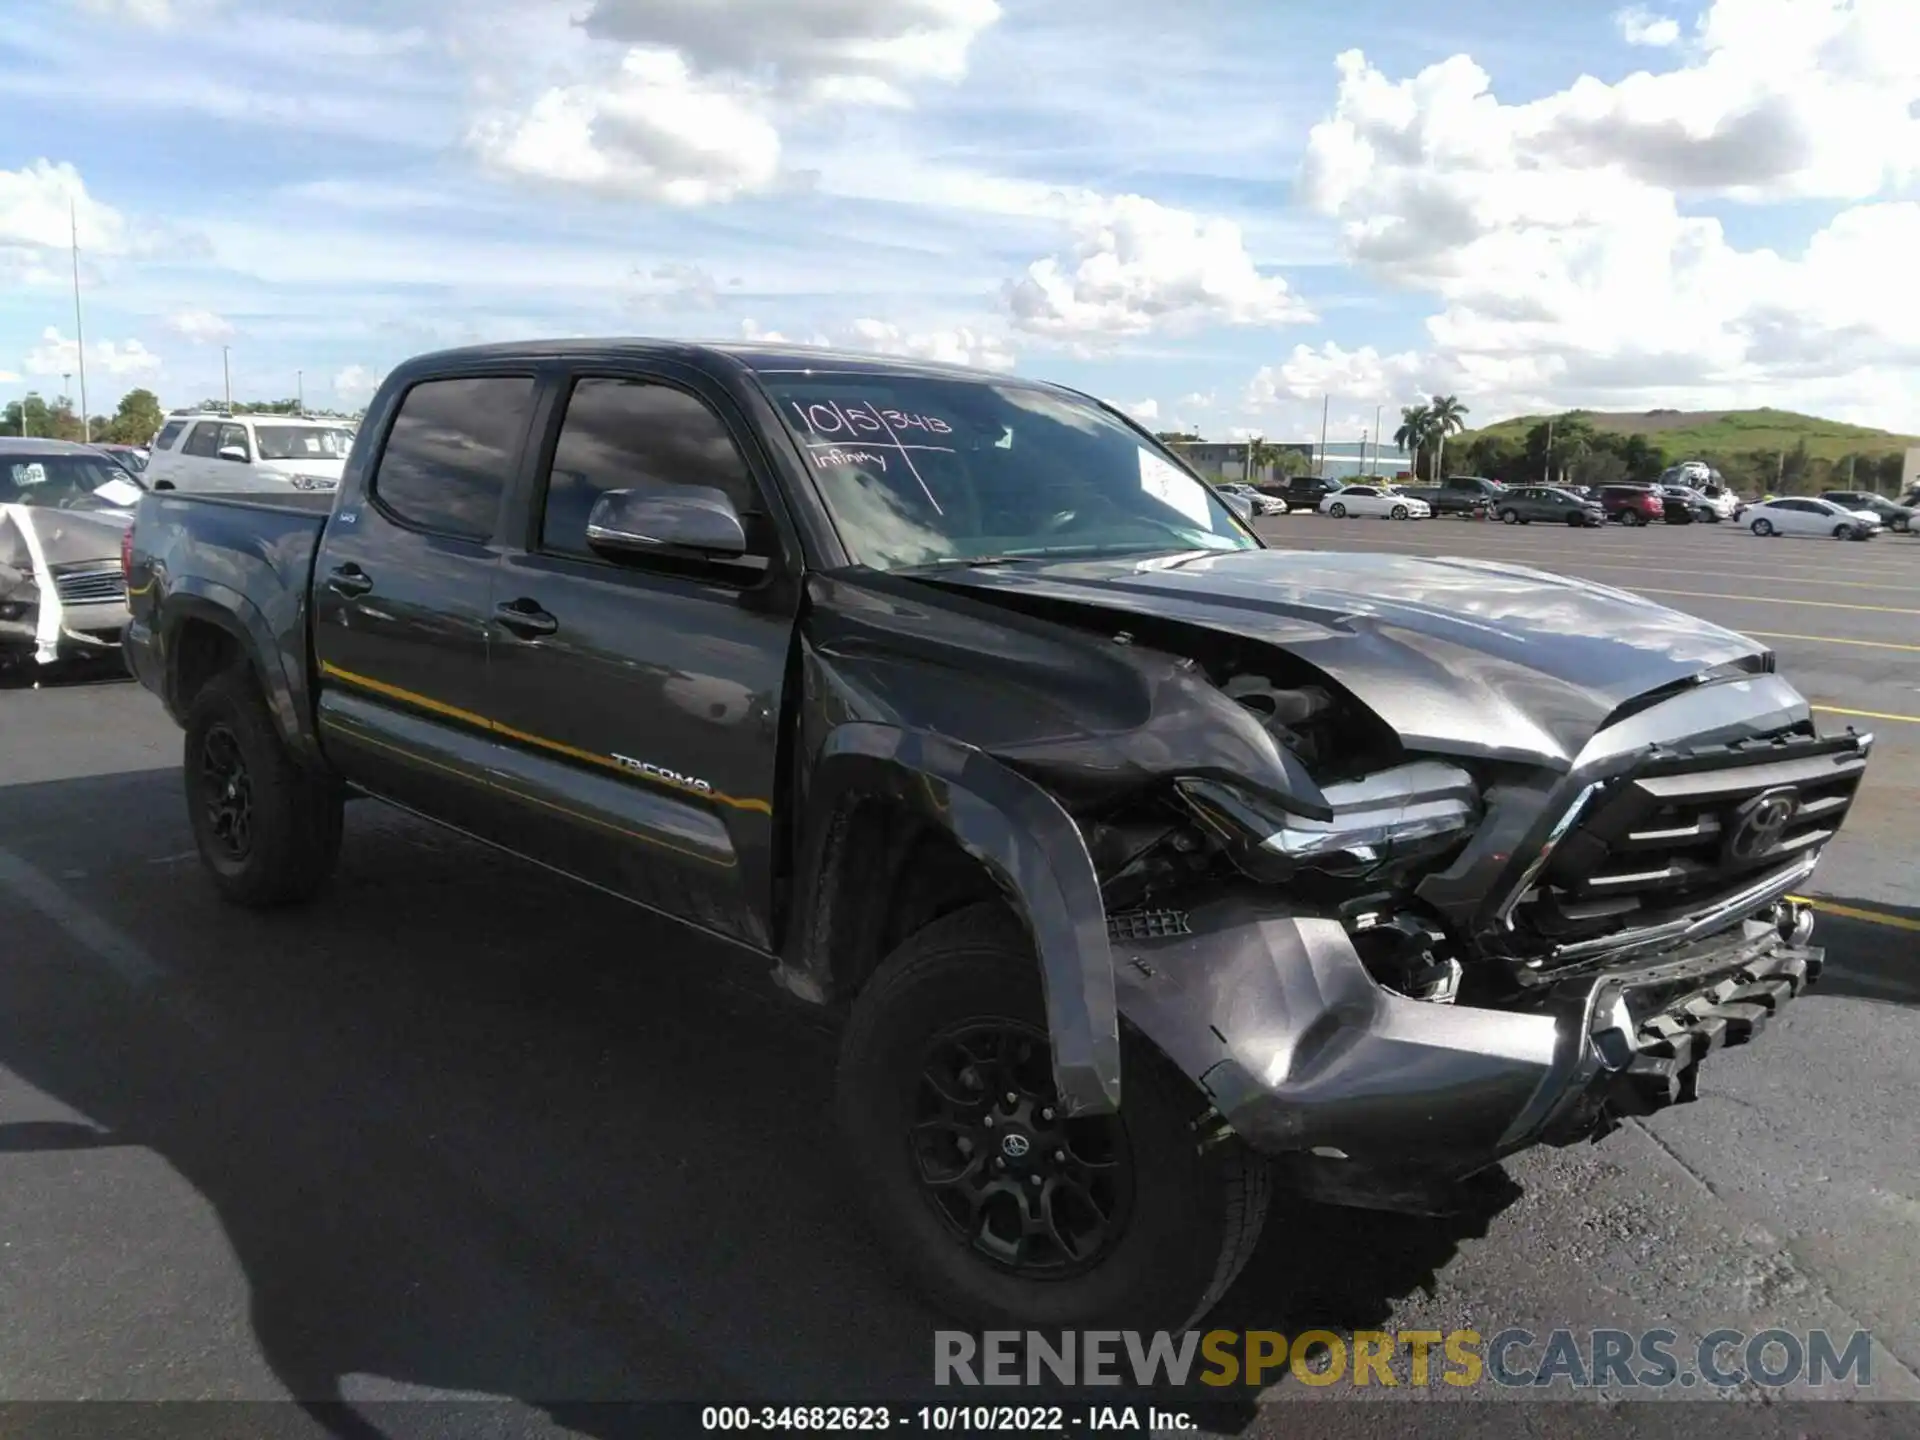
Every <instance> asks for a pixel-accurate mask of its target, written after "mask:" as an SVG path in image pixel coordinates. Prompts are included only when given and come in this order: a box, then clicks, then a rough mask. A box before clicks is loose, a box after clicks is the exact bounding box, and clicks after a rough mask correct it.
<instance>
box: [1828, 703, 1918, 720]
mask: <svg viewBox="0 0 1920 1440" xmlns="http://www.w3.org/2000/svg"><path fill="white" fill-rule="evenodd" d="M1812 708H1813V710H1814V711H1815V713H1817V714H1820V715H1852V716H1854V717H1855V718H1857V719H1860V720H1891V721H1893V722H1894V723H1895V724H1899V725H1920V715H1894V714H1890V713H1889V712H1887V711H1885V710H1842V709H1841V708H1840V707H1839V706H1838V705H1815V706H1813V707H1812Z"/></svg>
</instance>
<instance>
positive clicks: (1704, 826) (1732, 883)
mask: <svg viewBox="0 0 1920 1440" xmlns="http://www.w3.org/2000/svg"><path fill="white" fill-rule="evenodd" d="M1865 771H1866V754H1865V751H1864V749H1863V748H1862V746H1861V744H1860V743H1859V742H1858V741H1857V740H1856V739H1855V738H1854V737H1852V736H1844V737H1841V738H1838V739H1827V740H1822V739H1818V738H1815V737H1812V736H1805V735H1797V736H1782V737H1779V738H1776V739H1771V740H1760V741H1749V742H1744V743H1741V744H1735V745H1728V746H1715V747H1712V748H1710V749H1706V750H1703V751H1696V752H1683V753H1678V754H1675V753H1672V752H1664V753H1662V752H1656V754H1655V755H1654V756H1653V757H1652V758H1650V759H1648V760H1646V761H1644V762H1642V764H1641V765H1639V766H1638V767H1637V768H1636V769H1634V770H1633V771H1631V772H1629V773H1628V774H1627V775H1624V776H1622V777H1620V778H1619V779H1616V780H1613V781H1610V782H1609V783H1608V784H1606V785H1605V786H1603V787H1601V788H1600V789H1599V790H1598V791H1597V792H1596V793H1595V794H1593V795H1592V796H1591V797H1589V800H1588V803H1587V805H1586V807H1585V808H1584V810H1583V811H1582V812H1581V815H1580V817H1579V819H1578V820H1577V822H1576V823H1575V824H1574V826H1573V828H1572V829H1570V830H1569V831H1568V832H1567V834H1566V835H1565V836H1564V837H1563V838H1562V839H1561V840H1560V842H1559V844H1558V845H1557V846H1556V847H1555V849H1554V851H1553V853H1552V856H1551V858H1550V859H1549V860H1548V862H1547V863H1546V865H1545V867H1544V868H1543V869H1542V870H1541V871H1540V873H1539V874H1538V875H1537V876H1536V877H1535V878H1534V880H1533V882H1532V883H1531V885H1530V886H1529V888H1528V890H1527V891H1526V893H1525V894H1524V895H1522V896H1521V897H1520V899H1519V902H1518V904H1517V905H1516V906H1515V907H1514V909H1513V912H1512V921H1513V924H1514V926H1515V928H1516V929H1520V930H1523V931H1525V932H1527V933H1529V934H1530V935H1532V936H1533V937H1535V938H1536V939H1537V940H1538V941H1540V942H1542V943H1541V944H1540V945H1539V946H1538V947H1536V948H1535V949H1534V951H1533V955H1532V956H1531V957H1530V964H1531V968H1533V969H1536V970H1538V969H1542V968H1548V969H1551V968H1553V967H1555V966H1556V965H1565V964H1571V963H1573V962H1576V961H1581V960H1586V959H1591V958H1593V957H1595V956H1601V955H1605V954H1608V953H1611V952H1613V951H1615V950H1618V949H1621V948H1626V947H1640V946H1643V945H1647V944H1651V943H1657V942H1659V941H1661V940H1664V939H1667V938H1674V939H1681V938H1690V936H1691V935H1693V934H1697V933H1700V927H1701V926H1703V925H1710V924H1714V923H1719V922H1721V921H1724V922H1725V923H1729V924H1731V923H1733V922H1734V921H1736V920H1738V919H1740V918H1742V917H1743V916H1744V915H1746V914H1749V913H1751V912H1752V911H1754V910H1756V909H1758V908H1760V907H1761V906H1762V905H1764V904H1765V903H1766V902H1767V901H1769V900H1772V899H1777V898H1778V896H1779V895H1780V894H1781V893H1784V892H1785V890H1787V889H1791V888H1792V887H1793V885H1794V884H1795V883H1797V882H1798V881H1800V880H1802V879H1804V877H1805V874H1806V872H1807V870H1808V869H1809V868H1810V866H1811V864H1812V862H1813V859H1814V857H1816V856H1817V855H1818V854H1819V852H1820V850H1821V848H1822V847H1823V846H1825V845H1826V843H1827V841H1829V840H1831V839H1832V838H1833V836H1834V833H1835V831H1837V830H1838V829H1839V828H1840V823H1841V821H1842V820H1844V819H1845V818H1846V814H1847V810H1848V808H1849V807H1850V806H1851V805H1852V804H1853V799H1854V795H1855V792H1856V791H1857V790H1858V788H1859V785H1860V780H1861V777H1862V775H1863V774H1864V773H1865ZM1534 959H1537V960H1538V963H1537V964H1534V963H1531V962H1532V961H1533V960H1534Z"/></svg>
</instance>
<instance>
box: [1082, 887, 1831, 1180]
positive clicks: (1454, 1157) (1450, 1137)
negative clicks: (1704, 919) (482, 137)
mask: <svg viewBox="0 0 1920 1440" xmlns="http://www.w3.org/2000/svg"><path fill="white" fill-rule="evenodd" d="M1183 923H1184V924H1186V925H1187V926H1188V927H1189V928H1188V930H1187V931H1186V932H1185V933H1178V934H1167V935H1162V936H1157V937H1150V938H1125V937H1124V936H1123V935H1121V934H1116V935H1115V936H1114V946H1113V949H1114V964H1115V972H1116V978H1117V980H1118V998H1119V1002H1120V1009H1121V1012H1122V1014H1124V1015H1125V1016H1126V1017H1127V1018H1128V1019H1129V1020H1130V1021H1131V1022H1132V1023H1133V1024H1134V1025H1135V1026H1137V1027H1138V1028H1139V1029H1140V1030H1141V1031H1142V1032H1143V1033H1144V1034H1145V1035H1146V1036H1147V1037H1148V1038H1149V1039H1151V1040H1153V1041H1154V1042H1155V1043H1156V1044H1157V1045H1158V1046H1159V1047H1160V1048H1161V1049H1162V1050H1163V1051H1164V1052H1165V1053H1166V1054H1167V1055H1168V1056H1169V1058H1171V1059H1172V1060H1173V1062H1174V1063H1175V1064H1177V1065H1178V1066H1180V1068H1181V1069H1182V1070H1184V1071H1185V1072H1186V1073H1187V1074H1188V1075H1189V1076H1190V1077H1191V1078H1192V1079H1193V1080H1194V1081H1195V1082H1196V1083H1197V1084H1198V1085H1199V1086H1200V1087H1201V1089H1202V1090H1203V1091H1205V1092H1206V1094H1207V1095H1208V1096H1210V1097H1211V1099H1212V1102H1213V1106H1214V1108H1215V1110H1217V1111H1218V1113H1219V1115H1220V1116H1221V1118H1222V1120H1223V1121H1224V1122H1225V1123H1226V1125H1228V1126H1229V1127H1230V1128H1231V1129H1232V1130H1233V1131H1234V1132H1235V1133H1236V1134H1238V1135H1239V1136H1240V1137H1241V1138H1242V1139H1243V1140H1245V1141H1246V1142H1247V1143H1248V1144H1250V1145H1252V1146H1253V1147H1254V1148H1255V1149H1257V1150H1260V1151H1262V1152H1264V1153H1266V1154H1268V1155H1270V1156H1273V1157H1275V1158H1276V1160H1278V1161H1279V1162H1280V1163H1281V1165H1282V1166H1283V1169H1284V1175H1283V1178H1284V1179H1286V1180H1287V1181H1288V1182H1289V1183H1291V1184H1293V1185H1294V1186H1296V1187H1297V1188H1300V1189H1303V1190H1306V1191H1308V1192H1309V1193H1313V1194H1317V1195H1320V1196H1321V1197H1323V1198H1326V1199H1329V1200H1335V1201H1339V1202H1342V1203H1347V1204H1357V1205H1373V1206H1379V1207H1381V1208H1387V1209H1396V1210H1409V1211H1415V1212H1430V1211H1435V1210H1444V1209H1448V1208H1451V1205H1450V1204H1449V1200H1448V1197H1449V1194H1450V1192H1451V1191H1452V1190H1453V1187H1454V1186H1455V1185H1456V1184H1457V1182H1459V1181H1461V1180H1464V1179H1466V1178H1467V1177H1469V1176H1471V1175H1473V1174H1475V1173H1477V1172H1479V1171H1481V1170H1484V1169H1486V1168H1487V1167H1488V1166H1490V1165H1493V1164H1494V1163H1496V1162H1498V1161H1499V1160H1501V1159H1503V1158H1504V1157H1506V1156H1508V1155H1511V1154H1514V1153H1515V1152H1517V1151H1520V1150H1523V1149H1526V1148H1528V1147H1530V1146H1533V1145H1536V1144H1569V1143H1572V1142H1575V1141H1578V1140H1582V1139H1586V1138H1590V1137H1594V1136H1597V1135H1600V1134H1604V1133H1605V1132H1606V1131H1607V1130H1609V1129H1611V1128H1613V1126H1614V1125H1616V1124H1617V1123H1618V1119H1619V1117H1621V1116H1624V1115H1635V1114H1647V1113H1650V1112H1651V1111H1653V1110H1657V1109H1660V1108H1663V1107H1664V1106H1667V1105H1672V1104H1677V1103H1682V1102H1685V1101H1688V1100H1691V1099H1693V1098H1694V1095H1695V1093H1696V1090H1697V1084H1698V1075H1699V1066H1700V1063H1701V1061H1702V1060H1703V1059H1704V1058H1705V1057H1706V1056H1707V1055H1708V1054H1709V1053H1711V1052H1712V1051H1713V1050H1715V1049H1717V1048H1719V1047H1720V1046H1722V1045H1736V1044H1741V1043H1743V1042H1745V1041H1746V1040H1749V1039H1751V1038H1752V1037H1753V1036H1754V1035H1756V1034H1758V1033H1759V1031H1760V1030H1761V1029H1762V1028H1763V1027H1764V1026H1765V1024H1766V1022H1767V1020H1768V1019H1770V1018H1771V1017H1772V1016H1773V1015H1774V1014H1776V1013H1778V1011H1779V1009H1780V1008H1781V1007H1782V1006H1783V1005H1785V1004H1786V1003H1787V1001H1789V1000H1791V999H1793V998H1794V997H1795V996H1797V995H1798V994H1800V993H1801V991H1803V990H1804V989H1805V988H1806V987H1807V986H1808V985H1809V984H1811V983H1812V982H1813V981H1814V979H1815V978H1816V977H1817V976H1818V974H1819V971H1820V965H1821V960H1822V952H1821V951H1820V950H1819V949H1817V948H1814V947H1811V946H1809V945H1808V944H1807V943H1806V942H1807V939H1808V936H1809V934H1810V933H1811V930H1812V914H1811V912H1810V911H1808V910H1806V909H1805V907H1803V906H1799V905H1796V904H1793V903H1792V902H1781V903H1780V904H1779V905H1777V906H1775V907H1772V908H1771V909H1770V910H1768V911H1767V912H1765V914H1764V915H1763V916H1762V917H1760V918H1756V919H1753V920H1748V921H1746V922H1744V923H1742V924H1740V925H1738V926H1736V927H1734V928H1733V929H1731V930H1727V931H1723V932H1721V933H1720V934H1718V935H1715V936H1713V937H1711V938H1710V939H1707V940H1703V941H1700V942H1697V943H1696V944H1694V945H1691V946H1689V947H1687V948H1685V949H1683V950H1679V951H1673V952H1668V953H1666V954H1664V955H1662V956H1659V957H1657V958H1656V959H1655V960H1653V961H1649V962H1646V963H1644V964H1640V965H1637V966H1635V967H1633V968H1631V969H1621V970H1618V971H1614V972H1610V973H1604V974H1600V975H1589V976H1586V977H1583V978H1580V979H1576V980H1570V981H1567V982H1565V983H1564V984H1562V985H1559V986H1556V987H1553V988H1552V989H1551V990H1548V991H1546V992H1545V993H1544V994H1542V995H1539V996H1536V997H1534V998H1533V999H1532V1000H1531V1001H1530V1002H1529V1008H1528V1009H1525V1010H1491V1009H1484V1008H1479V1007H1475V1006H1467V1005H1459V1004H1436V1003H1432V1002H1428V1001H1422V1000H1411V999H1408V998H1406V997H1404V996H1401V995H1397V994H1395V993H1393V992H1391V991H1388V990H1385V989H1383V988H1381V987H1380V986H1379V985H1378V984H1377V983H1376V982H1375V981H1374V979H1373V978H1372V976H1371V975H1369V974H1368V972H1367V970H1366V968H1365V966H1364V965H1363V964H1362V962H1361V959H1360V956H1359V955H1358V954H1357V953H1356V951H1355V950H1354V947H1353V945H1352V943H1351V942H1350V940H1349V939H1348V937H1347V934H1346V931H1345V929H1344V928H1343V927H1342V926H1341V925H1340V924H1339V922H1337V921H1334V920H1327V919H1318V918H1300V917H1289V916H1276V915H1273V914H1271V913H1262V912H1260V911H1258V910H1256V909H1254V908H1253V907H1252V906H1251V905H1248V904H1247V903H1245V902H1243V901H1238V900H1229V901H1222V902H1220V903H1218V904H1216V905H1214V906H1211V907H1207V908H1206V909H1204V910H1197V911H1195V912H1193V914H1192V915H1191V916H1190V917H1186V918H1185V920H1184V922H1183Z"/></svg>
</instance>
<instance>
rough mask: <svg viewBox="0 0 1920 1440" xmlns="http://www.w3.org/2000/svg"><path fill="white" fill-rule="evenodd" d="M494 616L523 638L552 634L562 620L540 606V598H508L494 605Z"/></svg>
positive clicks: (529, 638) (528, 638)
mask: <svg viewBox="0 0 1920 1440" xmlns="http://www.w3.org/2000/svg"><path fill="white" fill-rule="evenodd" d="M493 618H494V619H496V620H498V621H499V622H500V623H501V624H502V625H504V626H506V627H507V629H509V630H511V631H513V633H514V634H516V635H518V636H520V637H521V638H522V639H527V640H531V639H533V638H534V637H535V636H537V635H551V634H553V632H554V631H556V630H558V629H559V628H560V622H559V621H558V620H556V619H554V617H553V616H551V615H549V614H548V613H547V612H546V611H545V610H542V609H541V608H540V602H539V601H538V600H527V599H520V600H507V601H503V602H501V603H500V604H498V605H496V606H494V607H493Z"/></svg>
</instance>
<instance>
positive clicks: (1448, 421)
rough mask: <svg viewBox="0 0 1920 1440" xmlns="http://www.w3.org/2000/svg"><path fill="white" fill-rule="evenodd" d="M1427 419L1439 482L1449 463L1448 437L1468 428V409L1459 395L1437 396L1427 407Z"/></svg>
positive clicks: (1435, 473)
mask: <svg viewBox="0 0 1920 1440" xmlns="http://www.w3.org/2000/svg"><path fill="white" fill-rule="evenodd" d="M1427 417H1428V424H1429V426H1430V427H1431V429H1432V432H1433V437H1434V450H1435V454H1434V462H1433V463H1434V479H1435V480H1439V479H1441V478H1442V472H1443V471H1444V470H1445V468H1446V463H1447V437H1448V436H1449V435H1458V434H1459V433H1460V432H1461V431H1462V430H1464V429H1466V428H1467V407H1466V406H1464V405H1462V404H1461V403H1460V397H1459V396H1457V395H1436V396H1434V397H1433V403H1432V404H1431V405H1429V406H1428V407H1427Z"/></svg>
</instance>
